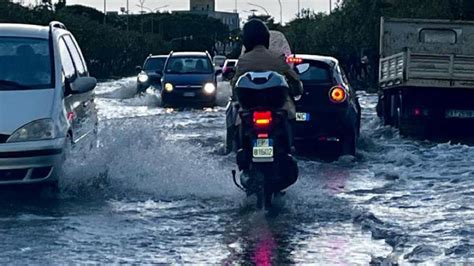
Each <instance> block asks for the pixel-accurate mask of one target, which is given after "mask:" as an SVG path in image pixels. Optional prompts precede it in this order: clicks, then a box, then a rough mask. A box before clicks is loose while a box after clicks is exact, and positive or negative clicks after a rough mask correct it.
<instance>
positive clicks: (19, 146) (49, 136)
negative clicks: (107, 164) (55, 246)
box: [0, 22, 97, 187]
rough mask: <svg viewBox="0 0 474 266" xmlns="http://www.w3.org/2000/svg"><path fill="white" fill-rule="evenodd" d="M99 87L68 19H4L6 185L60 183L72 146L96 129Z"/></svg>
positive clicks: (1, 99) (0, 54) (1, 164)
mask: <svg viewBox="0 0 474 266" xmlns="http://www.w3.org/2000/svg"><path fill="white" fill-rule="evenodd" d="M95 86H96V79H95V78H92V77H90V76H89V72H88V70H87V67H86V62H85V60H84V57H83V56H82V53H81V50H80V48H79V46H78V44H77V42H76V40H75V39H74V37H73V36H72V34H71V33H70V32H69V31H67V30H66V27H65V26H64V25H63V24H61V23H59V22H52V23H51V24H50V25H49V26H34V25H23V24H0V185H12V184H34V183H45V184H51V185H53V186H55V187H56V186H57V184H58V178H59V176H60V174H61V169H62V167H63V162H64V159H65V154H66V153H65V151H66V149H67V148H68V147H69V145H70V144H75V143H77V142H79V141H80V140H83V139H85V137H86V136H88V135H92V134H93V133H95V132H96V128H97V114H96V110H95V105H94V91H93V90H94V88H95Z"/></svg>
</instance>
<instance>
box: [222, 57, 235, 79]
mask: <svg viewBox="0 0 474 266" xmlns="http://www.w3.org/2000/svg"><path fill="white" fill-rule="evenodd" d="M237 62H238V60H236V59H228V60H226V61H225V63H224V67H223V68H222V77H223V78H224V80H231V79H233V78H234V75H235V68H236V67H237Z"/></svg>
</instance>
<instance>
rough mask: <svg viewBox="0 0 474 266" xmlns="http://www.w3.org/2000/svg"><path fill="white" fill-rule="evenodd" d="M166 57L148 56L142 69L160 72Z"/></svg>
mask: <svg viewBox="0 0 474 266" xmlns="http://www.w3.org/2000/svg"><path fill="white" fill-rule="evenodd" d="M165 63H166V58H149V59H148V60H146V63H145V66H144V67H143V69H144V70H147V71H159V72H162V71H163V69H164V68H165Z"/></svg>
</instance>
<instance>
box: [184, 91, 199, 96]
mask: <svg viewBox="0 0 474 266" xmlns="http://www.w3.org/2000/svg"><path fill="white" fill-rule="evenodd" d="M183 96H184V97H194V96H196V93H194V92H185V93H183Z"/></svg>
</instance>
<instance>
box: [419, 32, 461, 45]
mask: <svg viewBox="0 0 474 266" xmlns="http://www.w3.org/2000/svg"><path fill="white" fill-rule="evenodd" d="M420 41H421V42H423V43H448V44H455V43H456V42H457V34H456V32H455V31H454V30H451V29H423V30H421V32H420Z"/></svg>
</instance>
